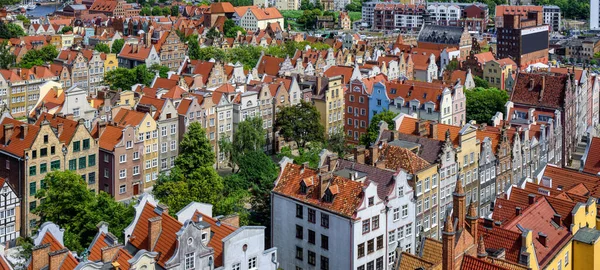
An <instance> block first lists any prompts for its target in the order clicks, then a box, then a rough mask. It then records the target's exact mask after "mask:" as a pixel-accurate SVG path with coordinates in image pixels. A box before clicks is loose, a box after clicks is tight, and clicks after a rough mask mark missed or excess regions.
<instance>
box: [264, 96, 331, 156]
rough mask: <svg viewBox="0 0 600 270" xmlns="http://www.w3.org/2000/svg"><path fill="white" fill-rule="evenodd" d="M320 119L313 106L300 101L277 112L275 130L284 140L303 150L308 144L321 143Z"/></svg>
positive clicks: (321, 129)
mask: <svg viewBox="0 0 600 270" xmlns="http://www.w3.org/2000/svg"><path fill="white" fill-rule="evenodd" d="M320 119H321V114H320V113H319V111H318V110H317V108H316V107H315V106H313V105H312V104H310V103H308V102H304V101H301V102H300V104H298V105H296V106H288V107H283V108H281V109H280V110H279V112H277V116H276V120H275V129H276V130H277V131H279V134H280V135H281V136H283V138H284V139H285V140H287V141H294V142H295V143H296V145H297V146H298V148H304V147H305V146H306V144H307V143H308V142H321V141H323V139H324V133H325V128H324V127H323V125H321V122H320Z"/></svg>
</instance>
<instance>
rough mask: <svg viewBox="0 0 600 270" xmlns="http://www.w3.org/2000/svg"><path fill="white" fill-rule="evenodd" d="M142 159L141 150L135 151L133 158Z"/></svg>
mask: <svg viewBox="0 0 600 270" xmlns="http://www.w3.org/2000/svg"><path fill="white" fill-rule="evenodd" d="M138 159H140V152H137V151H136V152H133V160H138Z"/></svg>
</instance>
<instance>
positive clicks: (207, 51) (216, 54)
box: [190, 46, 225, 61]
mask: <svg viewBox="0 0 600 270" xmlns="http://www.w3.org/2000/svg"><path fill="white" fill-rule="evenodd" d="M190 58H192V56H191V54H190ZM192 59H194V58H192ZM196 59H200V60H203V61H208V60H210V59H215V60H217V61H220V60H225V51H224V50H222V49H219V48H217V47H212V46H211V47H204V48H199V49H198V57H197V58H196Z"/></svg>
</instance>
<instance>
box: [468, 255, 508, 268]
mask: <svg viewBox="0 0 600 270" xmlns="http://www.w3.org/2000/svg"><path fill="white" fill-rule="evenodd" d="M461 270H508V269H507V268H504V267H501V266H498V265H494V264H491V263H489V262H486V261H484V260H479V259H476V258H474V257H472V256H469V255H466V256H465V257H464V258H463V261H462V266H461Z"/></svg>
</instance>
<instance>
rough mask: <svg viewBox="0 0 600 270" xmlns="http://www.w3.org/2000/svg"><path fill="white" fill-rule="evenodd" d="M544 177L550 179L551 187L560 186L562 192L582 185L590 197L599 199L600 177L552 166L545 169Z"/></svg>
mask: <svg viewBox="0 0 600 270" xmlns="http://www.w3.org/2000/svg"><path fill="white" fill-rule="evenodd" d="M544 176H547V177H550V178H551V179H552V186H556V187H558V186H561V187H562V189H564V190H569V189H571V188H572V187H574V186H576V185H578V184H583V185H584V186H585V187H586V188H587V189H588V190H589V191H590V194H589V195H590V196H593V197H595V198H600V176H597V175H590V174H587V173H582V172H579V171H576V170H571V169H566V168H559V167H556V166H552V165H548V166H547V167H546V170H545V171H544Z"/></svg>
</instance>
